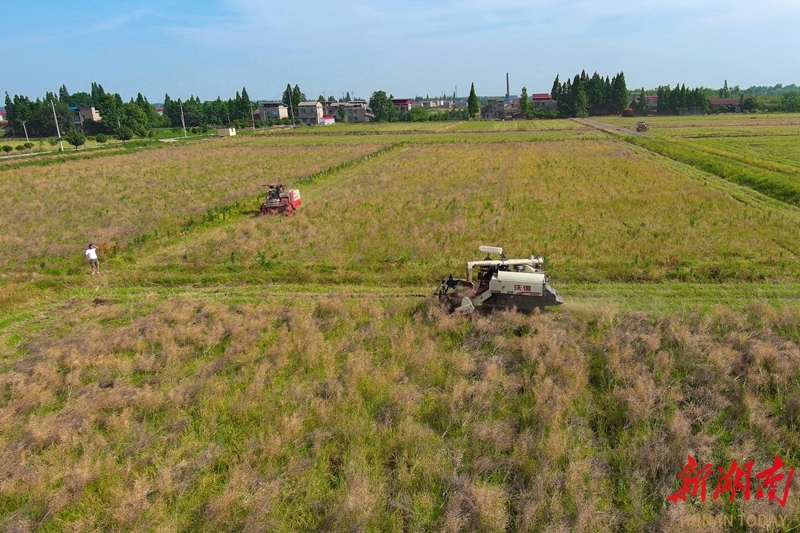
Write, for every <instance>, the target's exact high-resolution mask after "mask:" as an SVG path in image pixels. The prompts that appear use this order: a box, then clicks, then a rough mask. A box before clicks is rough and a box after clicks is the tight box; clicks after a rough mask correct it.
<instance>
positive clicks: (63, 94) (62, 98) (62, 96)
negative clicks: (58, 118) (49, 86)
mask: <svg viewBox="0 0 800 533" xmlns="http://www.w3.org/2000/svg"><path fill="white" fill-rule="evenodd" d="M58 101H59V102H67V103H69V91H67V86H66V85H62V86H61V87H59V89H58Z"/></svg>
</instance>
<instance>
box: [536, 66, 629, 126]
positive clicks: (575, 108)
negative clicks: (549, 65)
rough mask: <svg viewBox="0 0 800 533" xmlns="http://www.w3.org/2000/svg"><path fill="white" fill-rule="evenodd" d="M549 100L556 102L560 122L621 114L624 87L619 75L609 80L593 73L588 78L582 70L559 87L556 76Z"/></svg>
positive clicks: (624, 102)
mask: <svg viewBox="0 0 800 533" xmlns="http://www.w3.org/2000/svg"><path fill="white" fill-rule="evenodd" d="M550 96H551V97H552V98H553V99H554V100H555V101H556V102H558V116H559V117H562V118H567V117H587V116H589V115H607V114H621V113H622V111H623V110H625V109H626V108H627V107H628V87H627V85H626V84H625V74H624V73H622V72H620V73H619V74H617V75H616V76H614V77H613V78H610V79H609V77H608V76H606V77H605V78H603V77H602V76H600V75H599V74H598V73H597V72H595V73H594V74H593V75H592V76H591V77H589V76H588V75H587V74H586V71H585V70H584V71H582V72H581V73H580V74H576V75H575V77H574V78H573V79H572V80H570V79H569V78H568V79H567V81H565V82H563V83H562V82H561V81H560V80H559V76H556V79H555V80H554V81H553V88H552V89H551V90H550Z"/></svg>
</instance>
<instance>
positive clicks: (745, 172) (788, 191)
mask: <svg viewBox="0 0 800 533" xmlns="http://www.w3.org/2000/svg"><path fill="white" fill-rule="evenodd" d="M624 139H625V141H627V142H629V143H631V144H634V145H636V146H641V147H642V148H645V149H647V150H650V151H652V152H655V153H657V154H660V155H662V156H664V157H668V158H670V159H673V160H675V161H679V162H681V163H685V164H687V165H691V166H693V167H695V168H698V169H700V170H703V171H705V172H708V173H710V174H714V175H715V176H719V177H720V178H722V179H725V180H727V181H731V182H733V183H737V184H739V185H744V186H746V187H750V188H751V189H753V190H756V191H758V192H760V193H762V194H765V195H767V196H769V197H771V198H775V199H776V200H780V201H782V202H786V203H788V204H792V205H795V206H800V183H797V181H796V180H795V179H792V178H791V177H789V176H785V175H783V174H779V173H777V172H770V171H768V170H765V169H760V168H756V167H753V166H751V165H747V164H745V163H743V162H735V161H732V160H731V159H730V158H728V157H723V156H720V155H714V154H710V153H707V152H704V151H700V150H696V149H693V148H689V147H688V146H683V145H678V144H676V143H674V142H669V141H663V140H657V139H651V138H647V137H640V136H627V137H625V138H624Z"/></svg>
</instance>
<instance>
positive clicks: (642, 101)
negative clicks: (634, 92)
mask: <svg viewBox="0 0 800 533" xmlns="http://www.w3.org/2000/svg"><path fill="white" fill-rule="evenodd" d="M636 110H637V111H639V113H642V114H643V115H646V114H647V96H646V95H645V94H644V87H642V90H641V91H640V92H639V101H638V102H636Z"/></svg>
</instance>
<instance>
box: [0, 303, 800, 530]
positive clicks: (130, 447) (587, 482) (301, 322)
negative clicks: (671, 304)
mask: <svg viewBox="0 0 800 533" xmlns="http://www.w3.org/2000/svg"><path fill="white" fill-rule="evenodd" d="M149 300H150V298H148V297H144V298H143V299H141V300H138V301H133V300H132V301H129V302H127V303H120V304H110V305H92V304H87V303H81V302H79V301H73V302H70V303H69V306H70V309H69V312H68V313H65V312H63V310H62V311H61V312H58V313H57V314H55V316H53V317H51V319H52V320H51V323H50V327H49V328H48V330H47V331H46V332H45V331H43V332H41V333H38V334H33V335H31V336H29V337H28V338H27V339H26V340H25V341H24V342H22V343H21V344H20V345H19V346H18V347H17V348H16V349H15V350H13V353H12V354H9V355H10V357H7V358H5V359H4V362H3V367H2V376H3V378H2V380H3V381H2V391H3V392H2V403H0V451H1V452H2V453H1V454H0V495H1V496H0V516H1V517H2V526H3V527H5V528H6V529H8V530H15V531H34V530H41V531H50V530H98V529H99V530H125V531H152V530H164V529H166V530H191V531H231V530H241V531H264V530H270V531H298V530H304V531H310V530H325V531H361V530H380V531H417V530H441V531H507V530H508V531H538V530H549V531H616V530H630V531H645V530H647V531H671V530H674V531H677V530H680V527H679V526H680V524H681V523H682V522H681V520H683V519H684V518H683V517H684V516H685V515H687V514H692V513H710V512H730V508H729V507H726V506H723V505H722V502H721V501H719V500H717V501H713V500H711V498H710V494H709V502H707V503H706V504H704V505H702V506H701V505H695V506H693V505H691V504H686V503H681V504H679V505H677V506H675V505H673V504H671V503H669V502H667V501H666V496H668V495H669V494H671V493H672V492H673V491H674V490H675V489H676V488H677V475H678V473H679V472H680V470H681V467H682V466H683V464H684V463H685V459H686V455H687V454H692V455H694V456H695V457H697V458H698V460H701V461H707V462H712V463H715V464H729V463H730V461H731V460H732V459H736V460H738V461H740V462H742V461H744V460H746V459H754V460H755V461H756V468H758V469H759V470H760V469H763V468H765V467H766V466H768V465H769V464H771V463H770V461H771V459H772V455H773V454H775V453H779V454H780V455H781V456H782V457H783V458H784V459H785V460H786V461H787V462H788V463H789V464H797V463H798V459H800V456H799V455H798V453H797V450H798V449H800V447H798V445H800V442H798V437H797V435H798V433H797V427H798V423H800V415H798V412H800V410H799V409H798V405H800V401H798V398H800V375H799V374H798V371H797V368H798V363H800V349H798V345H797V339H798V333H797V332H798V331H800V329H798V327H800V313H798V311H797V310H796V309H779V310H776V309H774V308H770V307H764V306H752V307H751V308H750V309H749V310H747V312H746V313H743V314H739V313H733V312H731V311H730V310H728V309H726V308H719V309H717V310H716V311H715V312H713V313H709V314H693V313H683V314H676V315H672V316H663V317H660V318H655V317H652V316H647V315H643V314H636V313H627V314H620V313H618V312H616V311H615V310H614V309H612V308H606V309H603V310H600V311H597V312H593V313H588V314H581V313H577V314H555V315H553V314H546V315H535V316H529V317H525V316H521V315H516V314H513V313H504V314H498V315H494V316H491V317H481V316H475V317H473V318H458V317H452V316H446V315H442V314H441V313H440V312H439V311H438V309H437V308H429V307H428V305H427V304H415V303H413V302H408V301H405V302H404V301H399V300H398V301H392V300H385V301H383V303H382V304H381V303H378V302H377V301H371V300H368V299H365V300H351V299H341V298H328V299H325V298H323V299H321V300H318V301H305V302H300V303H297V304H294V305H289V306H285V305H275V304H276V302H274V301H270V300H269V298H267V300H266V301H265V302H264V303H262V304H256V305H251V304H245V305H240V304H227V303H225V302H224V301H201V300H194V299H191V298H181V299H170V300H167V301H162V302H155V303H154V302H151V301H149ZM739 500H741V496H740V497H739ZM738 505H739V506H740V510H741V512H758V513H761V514H765V513H768V514H776V513H778V514H783V515H786V516H790V517H793V518H792V520H794V522H792V523H793V524H794V525H797V520H798V518H799V517H800V514H798V513H799V512H800V508H798V504H797V497H796V495H795V496H793V497H792V498H790V503H789V504H788V505H787V507H786V508H780V507H779V506H777V505H775V504H767V503H766V502H763V501H760V500H751V501H750V502H744V501H739V502H738Z"/></svg>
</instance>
